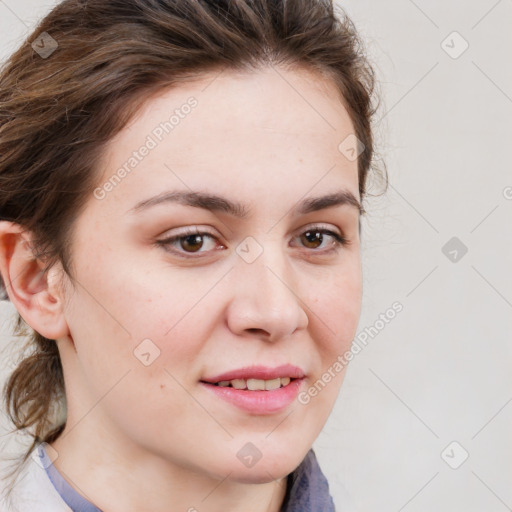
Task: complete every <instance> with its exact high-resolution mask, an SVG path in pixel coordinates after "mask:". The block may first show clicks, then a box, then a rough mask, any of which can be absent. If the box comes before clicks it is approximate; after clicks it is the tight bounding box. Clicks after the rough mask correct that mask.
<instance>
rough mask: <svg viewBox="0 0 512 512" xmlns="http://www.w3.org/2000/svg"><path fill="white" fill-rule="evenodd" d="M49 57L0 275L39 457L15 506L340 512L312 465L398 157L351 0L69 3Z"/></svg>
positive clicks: (19, 64)
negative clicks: (390, 152)
mask: <svg viewBox="0 0 512 512" xmlns="http://www.w3.org/2000/svg"><path fill="white" fill-rule="evenodd" d="M29 43H30V44H25V45H23V46H22V47H20V49H19V50H18V51H17V52H16V53H14V54H13V55H12V56H11V58H10V59H9V61H8V62H7V64H6V65H5V67H4V69H3V71H2V74H1V77H0V111H1V126H0V156H1V162H0V187H1V190H2V195H1V200H0V201H1V202H0V218H1V222H0V226H1V227H0V247H1V251H0V272H1V275H2V279H3V282H4V284H5V288H6V292H7V294H8V297H9V300H10V301H11V302H12V303H13V305H14V306H15V307H16V309H17V311H18V313H19V321H18V332H21V331H22V328H23V326H24V325H26V326H29V327H30V329H31V333H32V343H33V347H34V351H33V353H32V354H31V355H27V357H26V358H25V359H24V360H23V361H22V362H21V363H20V364H19V366H18V367H17V369H16V370H15V371H14V373H13V374H12V375H11V376H10V378H9V380H8V382H7V385H6V387H5V393H4V394H5V404H6V406H7V410H8V412H9V415H10V417H11V419H12V421H13V423H14V427H15V429H16V430H19V431H23V432H25V431H26V432H29V433H30V434H31V435H32V436H33V443H32V445H31V447H30V449H29V450H28V451H27V452H26V453H25V454H24V458H23V460H22V461H20V464H19V465H18V466H17V473H18V475H17V476H18V478H17V480H15V481H11V482H10V483H9V485H7V484H5V490H4V498H3V499H4V500H5V501H4V502H3V508H2V510H4V509H5V510H20V511H25V510H27V511H28V510H30V511H37V510H50V509H51V510H52V511H53V510H55V511H56V510H62V511H69V510H94V511H96V510H103V511H112V512H116V511H127V510H134V511H148V512H153V511H169V510H173V511H174V510H176V511H178V510H188V511H195V510H197V511H200V512H208V511H218V510H223V511H240V510H243V511H244V512H263V511H272V512H274V511H280V510H281V511H288V512H291V511H294V512H295V511H299V510H315V511H332V510H334V505H333V502H332V498H331V497H330V493H329V487H328V483H327V481H326V479H325V476H324V475H323V473H322V471H321V470H320V468H319V466H318V462H317V460H316V457H315V455H314V452H313V450H312V449H311V447H312V444H313V442H314V440H315V439H316V438H317V436H318V435H319V433H320V432H321V430H322V427H323V426H324V424H325V422H326V421H327V418H328V416H329V414H330V412H331V410H332V408H333V406H334V403H335V400H336V397H337V395H338V392H339V389H340V386H341V383H342V380H343V376H344V371H345V368H344V367H343V366H342V365H341V364H339V363H338V364H336V363H337V358H338V357H339V356H340V355H341V354H343V353H344V352H346V351H347V350H348V349H349V348H350V345H351V341H352V339H353V337H354V334H355V331H356V327H357V323H358V319H359V316H360V310H361V287H362V285H361V281H362V278H361V254H360V216H361V214H363V213H364V209H363V206H362V202H363V199H364V197H365V195H366V184H367V178H368V173H369V170H370V168H371V163H372V156H373V153H374V150H373V138H372V130H371V121H372V116H373V115H374V113H375V108H374V106H373V103H372V101H373V100H372V98H373V96H372V95H373V86H374V79H373V71H372V68H371V66H370V65H369V64H368V62H367V61H366V58H365V56H364V54H363V52H362V49H361V48H362V47H361V42H360V40H359V38H358V35H357V33H356V31H355V29H354V27H353V25H352V23H351V22H350V20H349V19H348V18H347V17H346V16H345V15H344V13H343V11H342V10H341V9H339V10H338V12H337V13H336V12H335V11H334V9H333V6H332V5H331V2H328V1H327V0H324V1H322V0H293V1H284V0H282V1H275V0H237V1H233V0H231V1H213V0H209V1H202V2H197V0H172V1H171V0H132V1H126V0H123V1H120V0H91V1H78V0H67V1H64V2H62V3H61V4H59V5H58V6H57V7H55V8H54V9H53V11H52V12H51V13H50V14H49V15H48V16H46V18H45V19H44V20H43V21H42V22H41V24H40V25H39V26H38V27H37V29H36V30H35V31H34V33H33V35H32V37H30V38H29ZM21 474H23V475H21ZM11 476H12V475H11ZM5 481H6V482H7V480H5Z"/></svg>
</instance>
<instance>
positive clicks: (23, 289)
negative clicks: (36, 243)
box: [0, 221, 69, 340]
mask: <svg viewBox="0 0 512 512" xmlns="http://www.w3.org/2000/svg"><path fill="white" fill-rule="evenodd" d="M31 241H32V234H31V233H30V232H29V231H26V230H24V229H23V228H22V227H21V226H20V225H19V224H16V223H13V222H10V221H0V273H1V275H2V279H3V282H4V284H5V287H6V291H7V294H8V296H9V299H10V301H11V302H12V303H13V305H14V307H15V308H16V309H17V310H18V312H19V314H20V315H21V317H22V318H23V320H25V322H26V323H27V324H28V325H30V327H32V329H34V330H35V331H37V332H38V333H40V334H41V335H43V336H44V337H46V338H48V339H50V340H57V339H59V338H62V337H64V336H67V335H68V333H69V328H68V325H67V323H66V320H65V318H64V313H63V304H64V297H63V296H62V292H61V291H60V288H59V286H58V284H59V279H58V275H59V272H58V269H57V268H55V267H52V268H51V269H49V270H48V271H47V272H46V273H45V272H43V268H44V267H43V262H42V261H40V260H38V259H36V258H35V257H34V254H33V252H32V249H31Z"/></svg>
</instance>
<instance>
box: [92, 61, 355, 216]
mask: <svg viewBox="0 0 512 512" xmlns="http://www.w3.org/2000/svg"><path fill="white" fill-rule="evenodd" d="M353 131H354V130H353V125H352V122H351V120H350V117H349V114H348V113H347V111H346V109H345V107H344V105H343V102H342V101H341V98H340V93H339V91H338V89H337V88H336V86H335V84H334V83H333V82H331V81H330V80H329V79H327V78H325V77H324V76H322V75H320V74H317V73H314V72H311V71H309V70H304V69H300V70H285V69H283V68H277V67H276V68H274V67H268V68H264V69H261V70H259V71H251V72H233V71H227V70H224V71H217V72H212V73H209V74H205V75H204V76H201V77H198V78H197V79H195V80H193V81H190V82H187V83H183V84H181V85H179V86H172V87H169V88H166V89H164V90H161V91H159V92H158V93H157V94H154V95H153V96H151V97H148V100H147V101H146V102H145V104H144V105H143V106H142V107H141V108H140V109H139V111H138V112H137V114H136V115H135V116H134V118H133V119H132V120H131V121H130V122H129V123H128V125H127V126H126V127H125V128H124V129H123V130H122V131H121V132H120V133H118V134H117V135H116V136H115V137H114V138H113V139H112V140H111V141H110V142H109V144H108V145H107V147H106V150H105V153H104V158H103V162H102V179H101V181H100V183H99V185H100V186H102V185H103V184H105V183H107V182H108V181H109V180H110V181H111V182H112V183H114V182H115V183H114V185H113V186H112V187H109V189H110V190H109V193H108V199H109V200H110V201H111V202H112V201H116V202H119V201H121V202H123V203H125V204H128V203H133V204H132V206H133V205H134V204H135V203H136V202H138V201H140V199H142V198H143V196H144V195H147V194H150V193H159V192H162V191H163V190H164V189H165V188H168V189H171V188H172V189H176V188H177V186H180V188H182V189H187V188H188V189H194V190H197V189H198V188H203V189H205V188H208V189H210V190H211V187H217V188H216V192H218V193H223V194H224V195H229V194H228V191H229V190H230V189H233V188H234V189H238V192H239V193H240V192H241V190H240V189H241V188H242V187H246V188H248V192H250V193H251V194H252V195H255V194H256V195H258V194H260V193H263V192H266V193H267V195H272V190H274V191H275V190H281V191H282V190H283V188H286V189H288V190H289V191H290V193H293V194H295V195H296V194H300V195H303V194H305V193H306V192H307V191H308V190H307V189H311V188H312V187H315V183H317V182H319V180H320V179H321V182H322V183H319V187H320V189H321V188H322V187H323V188H324V189H325V190H330V189H332V188H333V187H334V185H339V184H340V183H344V184H346V188H348V189H350V190H351V192H352V193H353V195H354V196H355V197H359V194H358V183H357V163H356V162H355V161H350V160H348V159H347V158H346V157H345V156H343V154H342V153H341V152H340V151H339V149H338V146H339V144H340V143H341V142H342V141H343V140H344V139H346V137H347V136H349V135H350V134H352V133H353ZM144 147H145V148H146V149H145V150H144V151H142V150H143V149H144ZM148 148H149V149H148ZM140 153H144V155H143V156H142V157H141V155H140ZM121 168H124V172H122V173H117V171H118V170H119V169H121ZM116 173H117V174H122V175H123V177H122V180H121V181H120V180H118V179H116V180H112V179H111V178H113V177H115V176H114V175H115V174H116ZM336 188H339V187H336ZM320 189H318V190H317V191H318V192H322V190H320ZM121 191H122V193H121Z"/></svg>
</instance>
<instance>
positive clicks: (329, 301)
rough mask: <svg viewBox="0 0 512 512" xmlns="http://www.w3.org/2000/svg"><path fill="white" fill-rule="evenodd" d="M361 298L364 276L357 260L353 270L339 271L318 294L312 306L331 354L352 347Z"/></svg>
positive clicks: (336, 353) (331, 355) (321, 337)
mask: <svg viewBox="0 0 512 512" xmlns="http://www.w3.org/2000/svg"><path fill="white" fill-rule="evenodd" d="M361 299H362V279H361V273H360V267H359V266H358V265H357V264H356V265H354V268H352V269H351V270H350V271H346V272H340V273H339V274H338V275H337V277H336V278H334V279H332V280H330V281H329V283H328V284H327V285H326V286H325V287H324V290H323V291H322V292H321V294H318V295H317V296H316V297H315V299H314V307H312V308H311V309H312V310H313V312H314V313H315V318H316V320H315V322H316V323H317V325H319V329H321V330H322V335H321V336H320V339H323V340H325V342H324V346H323V349H324V351H325V352H326V353H327V354H328V355H329V357H334V358H335V357H337V356H338V355H339V354H341V353H343V352H344V351H345V350H347V349H348V348H349V347H350V344H351V342H352V340H353V338H354V336H355V334H356V329H357V325H358V323H359V318H360V314H361ZM334 354H335V355H334Z"/></svg>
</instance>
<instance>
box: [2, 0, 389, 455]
mask: <svg viewBox="0 0 512 512" xmlns="http://www.w3.org/2000/svg"><path fill="white" fill-rule="evenodd" d="M52 39H53V40H54V41H56V43H54V42H53V41H52ZM52 45H54V46H57V47H56V48H53V47H52ZM43 47H44V48H45V49H47V50H51V49H52V48H53V49H54V51H53V53H51V54H49V55H46V54H43V53H41V51H40V50H39V51H38V49H39V48H43ZM274 64H283V65H287V66H297V67H300V66H302V67H305V68H309V69H311V70H314V71H317V72H319V73H321V74H322V75H323V76H324V77H326V78H331V79H332V80H334V82H335V83H336V85H337V87H338V89H339V91H340V93H341V98H342V100H344V103H345V108H347V110H348V113H349V115H350V117H351V120H352V123H353V126H354V130H355V135H356V136H357V138H358V139H359V140H360V141H361V142H362V143H363V144H364V146H362V147H364V151H363V152H362V153H361V154H360V156H359V158H358V174H359V191H360V195H361V199H363V197H364V196H365V194H366V183H367V175H368V171H369V169H370V168H371V167H373V166H372V164H373V162H374V160H375V155H374V141H373V135H372V120H373V117H374V114H375V113H376V111H377V110H378V104H376V103H375V99H377V100H378V98H375V97H374V92H375V85H376V81H375V78H374V71H373V69H372V66H371V65H370V64H369V62H368V59H367V57H366V55H365V51H364V47H363V44H362V42H361V39H360V37H359V35H358V33H357V31H356V29H355V27H354V25H353V23H352V21H351V20H350V19H349V18H348V16H347V15H346V14H345V12H344V11H343V9H341V7H339V6H336V7H334V6H333V4H332V0H65V1H63V2H62V3H60V4H59V5H57V6H56V7H55V8H54V9H53V10H52V11H51V12H50V13H49V14H48V15H47V16H46V17H45V18H44V19H43V20H42V21H41V22H40V23H39V25H38V26H37V27H36V29H35V30H34V31H33V33H32V34H31V35H30V36H28V38H27V40H26V41H25V42H24V43H23V44H22V45H21V47H20V48H19V49H18V50H17V51H16V52H15V53H14V54H12V55H11V56H10V58H9V59H8V60H7V61H6V62H5V63H4V65H3V66H2V69H1V71H0V190H1V196H0V220H9V221H12V222H15V223H18V224H19V225H21V226H22V227H23V229H26V230H29V231H31V232H32V234H33V235H34V247H33V249H34V251H35V254H36V255H37V257H40V258H43V257H44V261H45V262H46V265H45V268H44V271H46V270H48V269H49V268H50V267H51V266H52V265H53V264H54V263H56V262H60V263H61V264H62V268H63V269H64V271H65V272H66V273H67V274H68V275H69V277H70V279H71V281H72V282H73V277H72V272H71V268H72V267H71V259H70V247H71V243H70V240H71V234H72V230H73V222H74V220H76V219H77V217H78V215H79V213H80V211H81V208H82V207H83V206H84V205H85V202H86V201H87V200H88V199H89V198H90V195H91V193H92V191H93V189H94V187H95V186H96V185H97V183H96V181H97V179H98V163H99V159H100V157H101V156H102V150H103V149H104V146H105V144H106V143H107V142H108V141H109V140H110V139H111V138H112V137H113V136H114V135H116V133H118V132H119V131H120V130H121V129H122V128H123V127H124V126H125V125H126V123H127V122H128V121H129V120H130V119H131V118H132V116H133V115H134V114H135V113H136V112H137V110H138V109H139V107H140V106H141V105H142V104H143V102H144V101H146V100H147V99H148V97H149V95H150V94H152V93H153V92H158V91H159V90H161V89H164V88H167V87H170V86H173V85H179V84H186V83H187V80H192V79H193V78H194V77H196V76H200V74H201V73H204V72H207V71H214V70H220V69H223V68H227V69H233V70H241V69H250V70H252V69H257V68H258V66H263V65H274ZM340 142H341V141H340ZM383 169H384V172H385V166H384V167H383ZM385 178H386V185H387V175H386V176H385ZM27 328H28V326H27V325H26V324H25V322H24V320H23V319H22V318H21V316H20V315H19V314H18V318H17V324H16V327H15V334H18V335H23V334H26V333H24V332H23V330H24V329H27ZM28 332H30V336H29V342H30V345H31V347H32V348H33V351H32V353H31V355H29V356H28V357H24V358H22V359H21V361H20V362H19V364H18V366H17V368H16V369H15V370H14V372H13V373H12V374H11V375H10V377H9V379H8V381H7V383H6V385H5V388H4V391H3V392H4V400H5V405H6V408H7V411H8V414H9V417H10V419H11V421H12V422H13V424H14V426H15V430H16V431H28V432H29V433H30V435H31V436H33V438H34V439H33V443H32V446H31V447H30V449H29V450H28V451H27V452H26V453H25V454H24V458H23V462H24V461H26V460H27V458H28V456H29V453H30V451H31V450H32V449H33V448H34V447H35V445H36V443H38V442H42V441H45V442H48V443H50V442H52V441H53V440H55V439H57V438H58V436H59V435H60V434H61V432H62V431H63V429H64V426H65V423H64V424H61V425H58V424H55V421H54V419H53V415H54V414H53V413H52V407H53V406H54V405H55V404H56V403H57V402H58V401H59V400H62V398H63V396H65V393H64V379H63V374H62V366H61V362H60V358H59V352H58V349H57V344H56V343H55V341H53V340H49V339H47V338H45V337H44V336H42V335H40V334H39V333H37V332H34V331H33V330H31V329H30V328H28Z"/></svg>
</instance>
